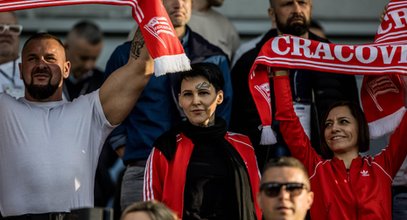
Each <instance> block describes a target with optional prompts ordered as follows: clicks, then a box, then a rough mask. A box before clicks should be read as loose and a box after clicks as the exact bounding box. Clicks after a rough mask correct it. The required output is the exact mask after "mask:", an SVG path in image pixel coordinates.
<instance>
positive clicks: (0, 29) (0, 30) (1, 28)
mask: <svg viewBox="0 0 407 220" xmlns="http://www.w3.org/2000/svg"><path fill="white" fill-rule="evenodd" d="M6 31H8V32H9V33H10V34H11V35H20V34H21V32H22V31H23V26H22V25H19V24H0V34H4V33H5V32H6Z"/></svg>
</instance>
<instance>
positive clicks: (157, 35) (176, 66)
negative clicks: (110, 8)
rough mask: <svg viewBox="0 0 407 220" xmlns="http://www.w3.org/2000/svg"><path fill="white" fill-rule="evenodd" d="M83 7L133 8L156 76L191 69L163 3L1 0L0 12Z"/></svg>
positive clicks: (155, 0)
mask: <svg viewBox="0 0 407 220" xmlns="http://www.w3.org/2000/svg"><path fill="white" fill-rule="evenodd" d="M80 4H105V5H117V6H130V7H132V15H133V18H134V19H135V20H136V22H137V23H138V25H139V27H141V32H142V34H143V36H144V39H145V42H146V45H147V48H148V51H149V53H150V55H151V56H152V57H153V58H154V72H155V74H156V75H157V76H160V75H163V74H165V73H168V72H169V73H171V72H179V71H185V70H189V69H191V67H190V62H189V59H188V57H187V56H186V55H185V53H184V49H183V48H182V45H181V42H180V41H179V39H178V38H177V35H176V34H175V31H174V27H173V25H172V23H171V20H170V19H169V17H168V14H167V12H166V10H165V8H164V6H163V5H162V1H161V0H58V1H55V0H52V1H51V0H0V12H3V11H15V10H23V9H32V8H41V7H50V6H64V5H80Z"/></svg>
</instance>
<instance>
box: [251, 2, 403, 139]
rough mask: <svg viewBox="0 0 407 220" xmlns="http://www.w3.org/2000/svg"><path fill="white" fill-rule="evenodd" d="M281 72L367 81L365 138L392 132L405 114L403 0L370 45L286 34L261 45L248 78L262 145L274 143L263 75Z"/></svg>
mask: <svg viewBox="0 0 407 220" xmlns="http://www.w3.org/2000/svg"><path fill="white" fill-rule="evenodd" d="M401 36H402V37H401ZM281 68H287V69H307V70H314V71H320V72H331V73H340V74H351V75H357V74H361V75H365V76H368V77H365V78H364V82H363V86H362V90H361V99H362V105H363V108H364V112H365V114H366V119H367V121H368V123H369V130H370V132H371V137H372V138H374V137H378V136H381V135H383V134H386V133H388V132H391V131H393V130H394V128H395V127H397V125H398V123H399V122H400V119H401V117H402V116H403V114H404V112H405V107H404V85H403V84H402V82H401V80H400V76H399V74H402V75H406V74H407V1H399V0H395V1H391V2H390V3H389V4H388V7H387V10H386V13H385V16H384V18H383V21H382V23H381V25H380V27H379V29H378V31H377V35H376V40H375V43H373V44H364V45H339V44H329V43H323V42H317V41H312V40H308V39H304V38H300V37H294V36H287V35H284V36H279V37H275V38H272V39H270V40H269V41H267V42H266V43H265V44H264V46H263V47H262V49H261V51H260V53H259V54H258V56H257V58H256V60H255V62H254V64H253V66H252V68H251V70H250V74H249V88H250V92H251V94H252V96H253V99H254V102H255V104H256V107H257V110H258V113H259V115H260V119H261V123H262V135H261V141H260V144H263V145H268V144H274V143H276V138H275V135H274V132H273V131H272V129H271V123H272V109H271V104H270V85H269V78H268V73H269V72H270V71H273V69H281ZM327 74H329V73H327Z"/></svg>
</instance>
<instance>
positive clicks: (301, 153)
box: [273, 70, 321, 174]
mask: <svg viewBox="0 0 407 220" xmlns="http://www.w3.org/2000/svg"><path fill="white" fill-rule="evenodd" d="M273 81H274V96H275V100H276V114H275V117H276V120H278V121H279V122H280V131H281V134H282V135H283V138H284V140H285V142H286V143H287V146H288V148H289V149H290V151H291V154H292V156H293V157H295V158H297V159H298V160H300V161H301V162H302V163H303V164H304V165H305V167H307V169H308V172H310V174H312V172H313V169H314V167H315V165H316V164H317V163H318V162H319V161H321V158H320V157H319V156H318V154H317V153H316V152H315V150H314V148H312V146H311V142H310V141H309V139H308V136H307V135H306V134H305V131H304V129H303V128H302V125H301V123H300V121H299V119H298V117H297V115H296V114H295V112H294V108H293V101H292V95H291V88H290V79H289V77H288V71H286V70H279V71H276V72H275V73H274V77H273Z"/></svg>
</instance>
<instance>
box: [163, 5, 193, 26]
mask: <svg viewBox="0 0 407 220" xmlns="http://www.w3.org/2000/svg"><path fill="white" fill-rule="evenodd" d="M163 4H164V7H165V10H166V11H167V13H168V16H169V17H170V19H171V22H172V25H173V26H174V28H178V27H184V26H185V25H186V24H187V23H188V22H189V19H190V18H191V11H192V0H163Z"/></svg>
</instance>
